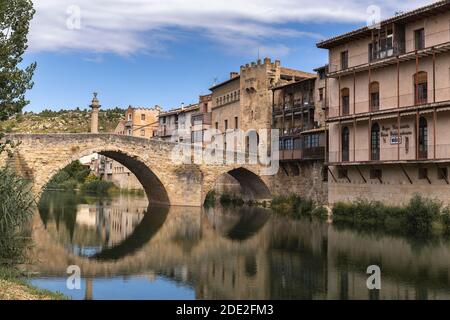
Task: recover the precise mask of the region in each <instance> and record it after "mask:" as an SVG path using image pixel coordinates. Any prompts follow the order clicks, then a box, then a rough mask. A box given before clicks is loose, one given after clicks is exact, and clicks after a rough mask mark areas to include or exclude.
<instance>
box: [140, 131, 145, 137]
mask: <svg viewBox="0 0 450 320" xmlns="http://www.w3.org/2000/svg"><path fill="white" fill-rule="evenodd" d="M141 137H145V130H144V129H142V130H141Z"/></svg>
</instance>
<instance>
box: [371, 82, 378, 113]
mask: <svg viewBox="0 0 450 320" xmlns="http://www.w3.org/2000/svg"><path fill="white" fill-rule="evenodd" d="M379 109H380V84H379V83H378V82H372V83H371V84H370V111H377V110H379Z"/></svg>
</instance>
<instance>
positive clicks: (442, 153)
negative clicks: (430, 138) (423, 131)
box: [328, 144, 450, 164]
mask: <svg viewBox="0 0 450 320" xmlns="http://www.w3.org/2000/svg"><path fill="white" fill-rule="evenodd" d="M415 161H419V162H423V161H425V162H426V161H438V162H439V161H441V162H442V161H448V162H450V144H436V146H433V145H427V148H425V149H422V150H418V151H416V149H415V148H414V146H411V147H405V146H404V145H401V146H400V148H399V147H398V146H396V145H393V146H389V147H384V148H381V149H380V150H379V151H375V152H374V153H373V152H372V151H371V150H369V149H368V148H361V149H355V150H353V149H352V148H350V149H349V150H348V151H346V150H344V151H330V152H329V153H328V162H329V163H331V164H355V163H356V164H357V163H366V162H367V163H381V164H382V163H396V162H415Z"/></svg>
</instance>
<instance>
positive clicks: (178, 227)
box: [30, 196, 450, 299]
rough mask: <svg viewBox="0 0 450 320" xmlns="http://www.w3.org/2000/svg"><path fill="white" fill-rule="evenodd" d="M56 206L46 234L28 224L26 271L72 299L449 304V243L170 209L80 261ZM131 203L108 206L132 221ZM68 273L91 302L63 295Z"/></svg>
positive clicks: (47, 213) (265, 214) (69, 224)
mask: <svg viewBox="0 0 450 320" xmlns="http://www.w3.org/2000/svg"><path fill="white" fill-rule="evenodd" d="M58 199H60V197H56V196H54V200H55V201H48V202H47V205H46V207H45V208H46V210H42V212H41V216H42V220H43V222H44V223H45V224H46V225H47V227H46V229H44V227H43V223H42V222H41V221H36V219H35V223H36V225H35V226H34V228H33V239H34V241H35V243H36V245H35V249H36V259H35V260H36V261H37V263H36V264H35V265H33V266H31V270H30V271H34V272H36V273H37V274H39V275H40V276H39V278H37V279H35V280H34V282H33V283H34V284H38V285H39V286H41V287H44V288H48V289H53V290H58V291H61V292H63V293H66V294H68V295H71V296H73V297H74V298H80V299H83V298H85V297H92V298H94V299H108V298H130V297H133V298H138V299H146V298H154V299H163V298H174V297H180V298H198V299H216V298H218V299H418V298H419V299H427V298H428V299H442V298H447V299H448V298H449V297H450V271H449V270H450V268H449V261H450V243H449V241H448V240H445V239H440V240H435V241H434V240H433V241H419V240H416V241H410V239H407V238H402V237H399V236H393V235H388V234H383V233H380V234H372V233H370V232H368V231H367V232H365V231H362V230H357V231H356V230H353V229H347V228H338V227H336V226H334V225H329V224H327V223H323V222H321V221H315V220H309V219H301V220H292V219H289V218H286V217H280V216H277V215H272V214H271V212H270V211H268V210H264V209H261V208H233V207H229V208H210V209H205V210H203V211H202V209H200V208H186V207H170V208H169V209H168V210H169V213H167V212H164V211H161V212H160V213H159V214H155V215H154V218H153V219H154V220H148V224H147V223H146V222H145V221H146V220H145V219H146V217H147V216H146V215H144V217H143V218H142V220H140V223H138V224H137V226H136V227H135V229H134V230H133V232H131V233H127V234H128V236H127V238H125V239H123V241H121V242H119V243H115V244H114V245H113V246H108V245H104V243H106V240H105V239H103V240H102V241H103V242H101V244H102V248H101V250H97V252H96V253H95V254H92V255H90V258H86V257H78V256H75V255H74V254H72V253H70V250H67V248H71V246H72V245H73V243H74V242H76V241H79V240H77V239H78V237H80V235H79V234H78V233H80V234H81V231H82V230H84V229H83V228H81V229H80V230H78V229H77V228H78V227H77V217H76V216H75V217H72V215H71V214H70V210H67V206H65V207H64V212H63V213H61V214H59V215H56V214H55V212H56V211H55V210H56V207H57V206H58V204H57V203H56V202H57V201H59V200H58ZM70 199H71V198H66V201H68V200H70ZM78 200H79V199H78ZM78 200H77V199H75V200H73V201H78ZM97 200H98V199H97ZM138 200H139V199H137V200H133V201H123V200H122V202H120V201H121V200H120V199H113V200H109V201H110V202H107V205H108V203H110V204H113V203H123V204H124V205H125V207H124V208H122V209H121V210H122V211H125V212H135V213H136V214H137V215H139V214H140V211H139V210H137V211H136V203H137V202H138ZM75 204H76V203H72V205H75ZM84 204H86V203H84ZM144 204H145V203H144ZM66 205H67V203H66ZM107 205H106V206H107ZM75 207H76V206H75ZM143 208H145V205H144V206H143ZM52 210H53V211H52ZM143 210H144V211H145V210H147V209H143ZM60 211H61V210H60ZM153 212H154V211H152V209H151V210H150V212H147V215H148V214H149V213H150V214H149V216H152V215H153ZM68 217H70V219H69V218H68ZM58 219H59V220H58ZM38 220H39V219H38ZM56 220H58V222H57V221H56ZM78 221H79V222H80V220H78ZM99 221H104V220H101V219H99ZM123 221H134V220H132V219H131V220H130V219H128V220H126V219H125V220H123ZM73 225H75V227H74V228H73ZM39 226H41V227H39ZM57 226H59V227H57ZM58 228H59V229H58ZM96 230H97V229H95V232H92V231H90V232H87V233H86V234H91V233H93V234H96V236H97V237H98V235H97V234H102V233H100V232H98V231H96ZM58 232H59V235H58ZM83 232H84V231H83ZM49 234H50V235H51V236H49ZM71 234H72V236H70V235H71ZM90 237H91V238H94V236H93V235H91V236H90ZM71 239H73V240H71ZM75 240H76V241H75ZM112 243H113V242H111V244H112ZM130 243H131V244H130ZM78 245H80V242H79V243H78ZM68 251H69V252H68ZM71 264H76V265H79V266H80V268H81V270H82V274H83V278H84V281H85V282H84V283H86V282H87V280H89V285H88V286H86V290H87V291H88V292H87V293H89V294H87V293H86V294H84V292H83V294H79V293H77V292H71V291H67V289H66V288H65V280H66V276H67V275H66V268H67V266H68V265H71ZM372 264H377V265H380V266H381V270H382V290H381V291H380V292H372V291H369V290H368V289H367V287H366V280H367V277H368V275H367V274H366V270H367V266H369V265H372ZM88 288H89V290H88ZM177 294H179V295H177Z"/></svg>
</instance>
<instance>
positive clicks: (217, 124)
mask: <svg viewBox="0 0 450 320" xmlns="http://www.w3.org/2000/svg"><path fill="white" fill-rule="evenodd" d="M214 126H215V127H216V130H219V123H218V122H216V123H215V124H214Z"/></svg>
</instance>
